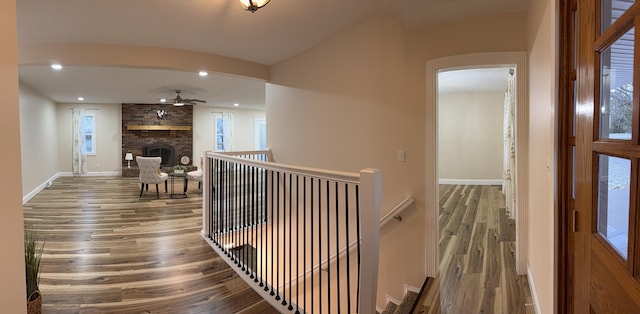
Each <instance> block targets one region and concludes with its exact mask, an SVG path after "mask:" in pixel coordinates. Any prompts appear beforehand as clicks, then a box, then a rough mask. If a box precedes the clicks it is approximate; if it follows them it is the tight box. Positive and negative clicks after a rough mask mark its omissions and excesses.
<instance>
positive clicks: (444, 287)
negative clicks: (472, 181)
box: [416, 185, 534, 314]
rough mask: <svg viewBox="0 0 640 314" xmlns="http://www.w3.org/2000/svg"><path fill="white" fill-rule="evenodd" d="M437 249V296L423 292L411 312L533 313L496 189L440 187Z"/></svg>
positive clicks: (509, 221) (511, 225)
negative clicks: (438, 253)
mask: <svg viewBox="0 0 640 314" xmlns="http://www.w3.org/2000/svg"><path fill="white" fill-rule="evenodd" d="M439 244H440V256H441V264H440V277H439V278H436V284H435V285H434V286H435V287H437V288H439V291H434V290H431V291H428V292H427V293H426V298H423V299H422V300H421V303H420V304H421V306H420V307H419V308H418V310H417V311H416V313H456V314H457V313H510V314H511V313H514V314H517V313H534V308H533V305H532V303H533V302H532V300H531V293H530V291H529V284H528V282H527V277H526V276H519V275H518V274H517V273H516V268H515V221H514V220H513V219H512V218H510V217H509V216H508V215H507V213H506V211H505V208H504V196H503V194H502V192H501V191H500V186H469V185H440V243H439ZM438 300H439V302H438Z"/></svg>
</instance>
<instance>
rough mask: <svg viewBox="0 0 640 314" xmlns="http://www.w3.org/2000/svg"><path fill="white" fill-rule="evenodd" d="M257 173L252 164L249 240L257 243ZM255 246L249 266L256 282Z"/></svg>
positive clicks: (256, 257)
mask: <svg viewBox="0 0 640 314" xmlns="http://www.w3.org/2000/svg"><path fill="white" fill-rule="evenodd" d="M257 175H258V173H257V172H256V167H254V166H252V167H251V198H252V201H251V213H252V214H251V241H252V242H255V243H258V230H257V229H256V228H257V227H258V220H257V218H256V217H257V216H258V198H257V194H258V186H257V184H258V180H257ZM254 245H255V246H256V247H255V250H256V252H255V254H256V256H252V258H251V260H252V261H253V259H254V257H255V260H256V263H255V265H252V266H253V267H252V268H251V277H250V278H254V279H253V282H258V269H257V268H258V257H259V256H258V245H257V244H254Z"/></svg>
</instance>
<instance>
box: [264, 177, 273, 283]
mask: <svg viewBox="0 0 640 314" xmlns="http://www.w3.org/2000/svg"><path fill="white" fill-rule="evenodd" d="M269 173H270V174H271V176H270V177H271V250H269V252H271V272H270V273H269V274H270V275H271V280H270V281H269V283H270V285H271V293H269V294H270V295H274V294H275V292H274V291H273V282H274V281H273V275H274V272H273V229H274V226H275V221H274V220H273V210H274V209H273V199H274V197H273V193H274V191H275V186H274V185H273V175H274V172H273V171H270V172H269ZM268 287H269V285H266V286H265V287H264V289H265V291H266V290H267V288H268Z"/></svg>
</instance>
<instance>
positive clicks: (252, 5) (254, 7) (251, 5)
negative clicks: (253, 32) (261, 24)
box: [240, 0, 269, 13]
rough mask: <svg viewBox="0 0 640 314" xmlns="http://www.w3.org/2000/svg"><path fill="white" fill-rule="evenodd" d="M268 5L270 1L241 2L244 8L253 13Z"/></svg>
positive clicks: (250, 0)
mask: <svg viewBox="0 0 640 314" xmlns="http://www.w3.org/2000/svg"><path fill="white" fill-rule="evenodd" d="M267 3H269V0H240V5H241V6H242V8H243V9H245V10H247V11H250V12H251V13H253V12H256V11H258V9H260V8H262V7H264V6H265V5H267Z"/></svg>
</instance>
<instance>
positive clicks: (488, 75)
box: [437, 67, 510, 93]
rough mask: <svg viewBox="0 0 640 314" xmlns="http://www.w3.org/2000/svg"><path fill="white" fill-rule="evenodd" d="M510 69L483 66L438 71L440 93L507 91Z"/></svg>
mask: <svg viewBox="0 0 640 314" xmlns="http://www.w3.org/2000/svg"><path fill="white" fill-rule="evenodd" d="M509 69H510V68H507V67H499V68H481V69H465V70H452V71H442V72H438V80H437V82H438V93H465V92H503V93H504V92H505V91H506V90H507V82H508V80H509Z"/></svg>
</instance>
